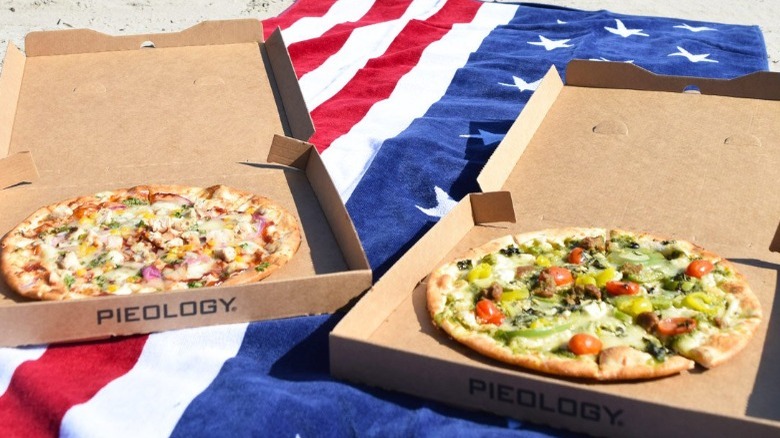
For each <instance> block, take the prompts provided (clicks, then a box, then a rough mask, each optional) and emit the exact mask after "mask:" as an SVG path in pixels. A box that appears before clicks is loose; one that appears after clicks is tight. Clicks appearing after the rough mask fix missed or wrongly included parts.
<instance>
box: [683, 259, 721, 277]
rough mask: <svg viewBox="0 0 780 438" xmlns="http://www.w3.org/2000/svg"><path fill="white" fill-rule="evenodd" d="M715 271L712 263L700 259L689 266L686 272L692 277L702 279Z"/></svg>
mask: <svg viewBox="0 0 780 438" xmlns="http://www.w3.org/2000/svg"><path fill="white" fill-rule="evenodd" d="M713 269H715V266H714V265H713V264H712V263H711V262H709V261H707V260H704V259H699V260H694V261H692V262H691V263H690V264H689V265H688V269H686V270H685V273H686V274H688V275H690V276H691V277H696V278H702V277H704V276H705V275H707V274H709V273H710V272H712V270H713Z"/></svg>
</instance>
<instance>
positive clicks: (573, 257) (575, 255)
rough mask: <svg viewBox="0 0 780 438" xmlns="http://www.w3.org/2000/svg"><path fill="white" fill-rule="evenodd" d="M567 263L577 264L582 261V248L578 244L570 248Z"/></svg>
mask: <svg viewBox="0 0 780 438" xmlns="http://www.w3.org/2000/svg"><path fill="white" fill-rule="evenodd" d="M569 263H573V264H575V265H579V264H580V263H582V248H580V247H579V246H578V247H576V248H574V249H573V250H571V252H570V253H569Z"/></svg>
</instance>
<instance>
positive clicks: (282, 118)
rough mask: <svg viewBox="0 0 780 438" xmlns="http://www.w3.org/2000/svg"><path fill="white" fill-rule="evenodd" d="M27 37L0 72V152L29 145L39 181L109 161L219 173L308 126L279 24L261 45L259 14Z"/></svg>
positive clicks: (301, 135)
mask: <svg viewBox="0 0 780 438" xmlns="http://www.w3.org/2000/svg"><path fill="white" fill-rule="evenodd" d="M25 41H26V42H25V44H26V50H27V52H28V55H27V57H25V56H24V55H23V54H21V52H19V51H18V50H16V49H15V48H9V55H8V57H7V59H6V61H5V66H4V69H3V72H4V73H3V77H2V83H1V84H0V93H2V96H0V97H2V98H3V101H2V102H3V105H2V108H3V109H2V111H3V112H0V127H2V128H3V129H2V131H0V148H2V149H0V152H4V153H3V155H2V156H7V155H9V154H11V153H15V152H19V151H27V150H30V151H33V152H34V156H35V159H36V165H37V167H38V169H39V170H40V172H41V174H42V175H43V178H42V179H41V180H40V181H38V182H37V184H40V185H57V184H58V182H54V181H52V180H51V179H49V178H48V177H47V176H48V175H51V174H52V173H56V176H55V179H56V181H60V180H62V179H63V178H65V179H68V180H71V181H78V180H79V179H80V178H78V177H77V176H80V175H84V174H95V173H102V174H105V173H106V169H107V168H109V167H112V165H113V164H115V163H116V161H117V159H121V161H122V162H123V167H126V168H131V167H135V168H143V167H150V166H159V163H161V162H164V163H177V164H176V165H177V166H178V165H179V164H178V163H183V162H189V163H190V164H191V165H193V166H197V167H200V168H203V167H206V168H207V169H204V170H206V171H208V170H209V169H208V168H211V170H216V169H214V168H215V167H217V166H214V165H213V164H214V163H221V162H224V161H225V160H233V161H242V160H243V161H248V160H249V161H251V160H264V159H265V157H266V156H267V153H268V149H269V145H270V143H271V139H272V137H273V135H276V134H279V135H285V136H291V137H294V138H298V139H301V140H308V138H310V137H311V135H312V134H313V132H314V127H313V124H312V121H311V117H310V115H309V113H308V110H307V108H306V105H305V102H304V100H303V95H302V93H301V90H300V87H299V85H298V82H297V79H296V77H295V74H294V70H293V68H292V64H291V61H290V59H289V54H288V53H287V50H286V47H285V45H284V42H283V40H282V36H281V32H280V31H279V30H278V29H277V31H276V32H274V33H273V34H272V35H271V37H270V38H269V40H268V41H263V38H262V25H261V24H260V22H259V21H258V20H251V19H248V20H226V21H217V22H204V23H201V24H199V25H196V26H193V27H192V28H190V29H187V30H184V31H181V32H178V33H163V34H155V35H130V36H109V35H105V34H101V33H98V32H94V31H90V30H64V31H47V32H33V33H31V34H29V35H28V36H27V38H26V40H25ZM6 99H7V100H6ZM14 103H15V104H16V105H14ZM269 109H272V110H270V111H269ZM74 150H78V151H79V153H78V154H74V153H71V151H74ZM53 169H56V172H55V171H54V170H53ZM160 170H161V171H162V172H161V173H167V172H166V171H164V170H163V169H160ZM105 176H110V177H112V178H119V179H124V180H127V179H132V178H129V177H128V178H123V176H125V175H116V174H114V173H111V174H109V175H105ZM103 180H104V181H105V178H104V179H103ZM123 182H124V181H117V184H120V183H123Z"/></svg>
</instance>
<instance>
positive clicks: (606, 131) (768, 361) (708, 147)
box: [330, 61, 780, 436]
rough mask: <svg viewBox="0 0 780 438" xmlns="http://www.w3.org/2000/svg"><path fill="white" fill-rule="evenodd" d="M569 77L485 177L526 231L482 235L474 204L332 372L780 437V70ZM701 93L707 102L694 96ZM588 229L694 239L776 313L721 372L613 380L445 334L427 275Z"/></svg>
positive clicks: (544, 90) (636, 424) (672, 429)
mask: <svg viewBox="0 0 780 438" xmlns="http://www.w3.org/2000/svg"><path fill="white" fill-rule="evenodd" d="M566 77H567V85H565V86H564V85H563V83H562V82H561V80H560V77H559V76H558V74H557V73H556V72H555V71H554V70H553V71H551V72H550V73H549V74H548V75H547V76H546V77H545V79H544V80H543V81H542V83H541V85H540V87H539V88H538V89H537V91H536V92H535V93H534V96H533V97H532V99H531V101H530V102H529V103H528V104H527V105H526V107H525V109H524V110H523V112H522V113H521V115H520V117H519V118H518V120H517V121H516V123H515V124H514V125H513V127H512V128H511V129H510V131H509V133H508V134H507V136H506V137H505V139H504V140H503V142H502V143H501V145H500V146H499V147H498V148H497V150H496V151H495V153H494V155H493V157H491V160H490V161H489V162H488V163H487V165H486V166H485V169H484V170H483V172H482V174H481V175H480V178H479V182H480V184H481V187H482V189H483V190H485V191H490V190H499V189H500V190H505V191H508V192H510V193H511V195H512V199H513V205H514V210H515V212H516V220H517V221H516V223H514V224H511V223H506V222H502V223H497V224H486V223H476V221H471V222H472V223H474V225H470V224H469V222H470V220H468V219H470V218H473V217H476V216H478V215H479V214H480V213H479V211H476V210H477V207H478V206H477V205H475V204H474V203H472V202H468V201H467V200H466V199H464V200H463V201H461V202H460V203H459V204H458V206H456V208H455V209H454V210H453V211H452V213H451V215H452V217H450V215H448V216H447V217H445V218H444V219H443V220H442V221H441V222H440V223H438V224H437V225H436V226H434V227H433V228H432V229H431V230H430V231H429V233H428V234H426V235H425V236H424V237H423V238H421V239H420V241H419V242H418V243H417V244H416V245H415V246H414V247H412V248H411V249H410V250H409V252H408V253H407V254H405V255H404V256H403V257H402V258H401V259H400V260H399V261H398V263H397V265H395V266H394V267H393V268H392V269H390V271H389V272H388V273H387V274H386V275H385V276H384V277H383V278H382V279H381V280H380V281H379V282H377V283H376V284H375V286H374V287H373V288H372V289H371V290H370V291H369V292H368V293H367V294H366V295H365V296H364V297H363V298H362V299H361V301H360V302H359V303H358V304H357V305H356V306H355V307H354V309H353V310H352V311H351V312H350V313H349V314H348V315H347V316H346V317H345V318H344V319H343V320H342V321H341V322H340V324H339V325H338V326H336V328H335V329H334V330H333V332H332V333H331V338H330V341H331V356H330V357H331V372H332V373H333V375H334V376H336V377H338V378H343V379H349V380H353V381H357V382H362V383H367V384H370V385H376V386H380V387H384V388H387V389H393V390H398V391H403V392H408V393H411V394H414V395H418V396H421V397H426V398H432V399H436V400H440V401H444V402H447V403H450V404H454V405H458V406H462V407H465V408H470V409H477V410H484V411H487V412H491V413H495V414H498V415H503V416H510V417H515V418H519V419H522V420H529V421H532V422H538V423H543V424H547V425H550V426H553V427H558V428H564V429H570V430H575V431H580V432H587V433H591V434H595V435H607V436H659V435H661V434H671V435H669V436H676V435H679V434H681V433H685V434H691V433H692V434H693V435H705V434H707V435H711V434H716V435H719V436H730V435H732V434H736V433H742V434H749V435H750V436H767V435H774V436H776V435H777V434H778V433H780V411H778V410H777V406H778V405H780V375H778V373H777V372H776V370H775V368H776V367H775V365H774V364H775V363H776V362H777V361H778V360H780V338H778V337H777V336H774V335H775V334H776V332H777V331H778V327H777V324H778V323H777V321H778V320H780V319H779V318H780V315H778V313H779V312H780V306H778V305H776V304H775V296H776V295H777V293H778V290H779V288H780V286H778V277H780V274H779V273H780V255H778V254H776V253H773V252H771V251H770V243H771V242H772V240H773V237H774V236H775V234H776V229H777V224H778V219H780V186H779V183H780V166H779V165H778V164H780V140H779V139H780V119H778V117H777V115H778V114H780V100H778V96H776V95H775V94H774V91H771V92H767V93H762V90H765V89H768V88H771V89H772V90H777V89H780V75H777V74H759V75H754V76H752V77H751V76H749V77H745V78H739V79H737V80H735V81H733V82H732V81H716V80H705V79H698V78H672V77H662V76H656V75H652V74H650V73H648V72H645V71H642V70H640V69H639V68H638V67H634V66H627V65H624V64H607V63H592V62H579V61H575V62H573V63H572V64H571V65H570V67H569V68H568V69H567V76H566ZM626 77H628V78H630V80H627V79H625V78H626ZM683 84H685V85H683ZM690 84H694V85H695V86H697V87H698V88H699V90H700V91H701V93H702V94H692V93H683V91H684V89H685V88H686V87H687V85H690ZM656 89H657V90H662V91H655V90H656ZM715 92H717V93H720V94H708V93H715ZM743 93H744V95H746V96H749V98H745V97H738V96H741V95H743ZM507 163H509V165H508V164H507ZM575 225H576V226H601V227H623V228H628V229H635V230H644V231H650V232H653V233H655V234H658V235H663V236H669V237H676V238H683V239H687V240H691V241H693V242H695V243H697V244H699V245H701V246H703V247H705V248H707V249H710V250H712V251H715V252H717V253H719V254H721V255H723V256H725V257H726V258H729V259H731V260H732V261H734V262H735V263H737V265H738V267H739V269H740V270H741V271H742V272H743V273H744V274H745V275H746V276H747V278H748V280H749V281H750V283H751V285H752V287H753V288H754V290H755V292H756V294H757V295H758V297H759V299H760V301H761V303H762V305H763V309H764V313H765V319H764V321H763V322H762V324H761V326H760V328H759V330H758V333H757V334H756V336H755V337H754V338H753V339H752V340H751V342H750V343H749V344H748V346H747V347H746V348H745V350H743V351H742V352H741V353H740V354H739V355H738V356H736V357H735V358H734V359H733V360H731V361H730V362H728V363H726V364H724V365H722V366H720V367H717V368H714V369H711V370H706V371H704V370H702V369H699V368H697V369H696V370H694V371H692V372H690V373H685V374H682V375H678V376H672V377H668V378H663V379H658V380H653V381H645V382H623V383H610V384H599V383H592V382H582V381H577V380H570V379H559V378H554V377H551V376H546V375H541V374H537V373H533V372H529V371H524V370H519V369H516V368H513V367H511V366H504V365H502V364H501V363H497V362H496V361H493V360H491V359H488V358H484V357H481V356H480V355H478V354H475V353H474V352H472V351H471V350H469V349H467V348H465V347H463V346H461V345H460V344H458V343H456V342H454V341H452V340H451V339H449V338H448V337H447V336H446V335H444V334H443V332H441V331H439V330H437V329H435V328H434V326H433V325H432V323H431V322H430V316H429V315H428V312H427V309H426V303H425V276H426V275H427V273H428V272H430V271H431V270H433V269H434V268H435V266H437V265H438V264H439V263H441V262H442V261H444V260H448V259H449V258H451V257H454V256H455V254H458V253H462V252H463V251H464V250H465V249H467V248H469V247H472V246H475V245H478V244H480V243H482V242H485V241H487V240H488V239H490V238H493V237H497V236H500V235H505V234H508V233H516V232H519V231H530V230H537V229H543V228H548V227H561V226H575ZM422 248H424V250H423V249H422ZM404 272H406V273H407V276H406V277H405V276H404Z"/></svg>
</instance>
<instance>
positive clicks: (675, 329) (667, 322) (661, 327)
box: [655, 316, 696, 336]
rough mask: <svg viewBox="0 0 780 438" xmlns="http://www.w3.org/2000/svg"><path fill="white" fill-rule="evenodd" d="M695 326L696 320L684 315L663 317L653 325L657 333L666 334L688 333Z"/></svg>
mask: <svg viewBox="0 0 780 438" xmlns="http://www.w3.org/2000/svg"><path fill="white" fill-rule="evenodd" d="M695 328H696V320H695V319H693V318H686V317H684V316H678V317H676V318H664V319H662V320H660V321H658V325H656V326H655V329H656V330H658V333H660V334H662V335H666V336H673V335H681V334H683V333H688V332H690V331H691V330H693V329H695Z"/></svg>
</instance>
